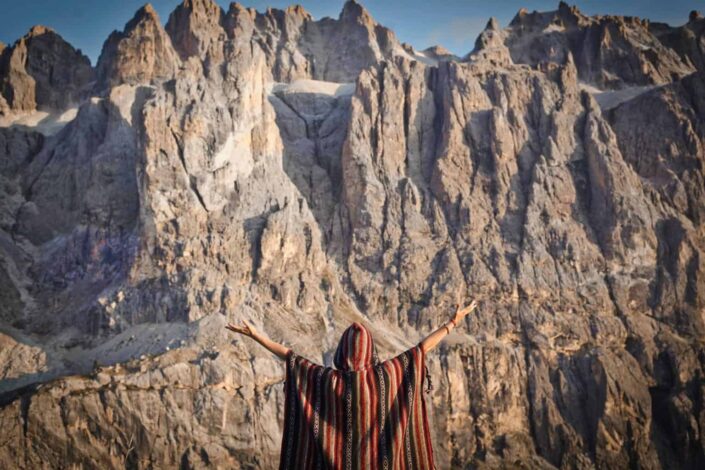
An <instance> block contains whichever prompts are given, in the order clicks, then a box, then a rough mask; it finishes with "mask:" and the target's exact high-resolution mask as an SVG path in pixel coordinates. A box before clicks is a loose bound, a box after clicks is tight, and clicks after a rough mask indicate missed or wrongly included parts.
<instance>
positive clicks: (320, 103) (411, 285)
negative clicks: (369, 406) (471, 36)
mask: <svg viewBox="0 0 705 470" xmlns="http://www.w3.org/2000/svg"><path fill="white" fill-rule="evenodd" d="M684 20H685V19H684ZM702 21H703V20H702V18H701V17H700V16H699V15H697V14H691V18H690V21H689V22H688V23H687V24H685V25H684V26H681V27H678V28H673V27H670V26H667V25H664V24H657V23H650V22H648V20H642V19H637V18H628V17H618V16H600V17H590V16H586V15H584V14H582V13H581V12H580V11H579V10H577V8H575V7H570V6H568V5H566V4H564V3H561V4H560V5H559V6H558V9H557V10H555V11H552V12H540V13H539V12H534V13H529V12H528V11H524V10H522V11H520V12H519V13H518V14H517V16H516V17H515V19H514V20H513V21H512V22H511V24H510V25H509V26H508V27H505V28H502V27H501V25H499V24H498V22H497V21H496V20H494V19H491V20H490V21H488V24H487V27H486V29H485V31H483V32H482V34H481V35H480V37H478V39H477V41H476V43H475V46H474V49H473V50H472V51H469V52H468V54H467V55H466V56H464V57H463V58H458V57H455V56H453V55H452V54H450V53H449V52H448V51H446V50H445V49H443V48H442V47H433V48H428V49H426V50H424V51H416V50H415V49H413V48H412V47H411V46H408V45H406V44H401V43H399V41H398V40H397V39H396V37H395V35H394V34H393V33H392V32H391V31H390V30H389V29H387V28H385V27H383V26H381V25H379V24H378V23H376V22H375V21H374V19H373V18H372V17H371V16H370V15H369V13H368V12H367V11H366V10H365V9H364V8H363V7H362V6H361V5H360V4H358V3H356V2H348V3H346V4H345V6H344V7H343V11H342V12H341V14H340V16H339V18H337V19H331V18H324V19H318V20H317V19H314V18H312V17H311V15H310V14H308V13H307V12H306V11H305V10H304V9H303V8H301V7H298V6H296V7H290V8H287V9H286V10H275V9H269V10H267V11H265V12H257V11H255V10H252V9H248V8H245V7H243V6H241V5H239V4H232V5H230V7H229V8H228V10H227V11H225V10H223V9H222V8H221V7H220V6H219V5H217V4H216V3H214V2H212V1H210V0H193V1H192V0H186V1H184V2H183V3H182V4H181V5H179V6H178V7H177V8H176V9H175V10H174V12H173V13H172V14H171V15H170V16H169V18H168V20H167V21H166V24H165V25H164V26H163V25H162V23H161V20H160V19H159V18H158V17H157V15H156V13H155V12H154V10H153V9H152V8H151V7H150V6H149V5H147V6H145V7H143V8H142V9H140V10H139V11H138V12H137V13H136V14H135V17H134V18H133V19H132V20H131V21H130V22H128V23H127V24H126V25H125V27H124V28H123V29H122V31H119V32H115V33H113V34H112V35H111V36H110V37H109V38H108V39H107V40H106V43H105V45H104V47H103V52H102V54H101V57H100V59H99V60H98V63H97V65H96V67H95V68H91V66H90V64H89V63H88V62H87V59H85V58H83V56H81V55H80V53H79V52H78V51H76V50H75V49H73V47H71V46H70V45H68V44H66V43H65V41H63V40H62V39H61V38H60V36H59V35H58V34H57V33H54V32H50V31H49V30H45V29H42V28H38V27H35V28H33V29H32V31H31V32H30V33H29V34H28V35H27V36H25V37H23V38H21V39H20V40H19V41H18V42H17V43H15V44H13V45H8V46H1V45H0V56H1V57H2V60H1V62H0V92H1V94H2V99H1V100H0V192H1V193H2V194H1V197H0V209H1V210H0V327H1V330H2V334H0V374H1V375H0V426H2V429H3V433H2V437H1V438H0V439H1V441H0V442H2V444H3V445H2V446H0V463H2V467H3V468H42V467H49V468H58V467H67V466H71V465H74V466H83V467H84V468H125V467H126V466H127V467H129V468H163V467H183V468H202V467H209V466H210V467H223V468H276V467H277V465H278V453H279V446H280V442H281V441H280V439H281V431H282V429H281V426H282V422H283V417H282V416H281V412H282V410H283V400H284V394H283V388H282V380H283V378H284V377H283V373H284V370H283V367H282V365H281V364H280V363H279V362H278V361H277V360H276V359H275V358H273V357H272V356H271V355H270V354H269V353H267V351H266V350H264V349H263V348H261V347H259V346H257V345H256V344H255V343H254V342H252V341H250V340H248V339H247V338H241V337H234V336H232V335H231V334H229V333H228V332H227V331H226V330H224V328H223V326H224V325H225V324H226V323H227V322H229V321H232V322H237V321H239V320H241V319H247V320H250V321H252V322H253V323H254V324H255V325H256V326H257V327H258V328H259V329H260V330H262V331H264V332H265V333H267V334H268V335H269V336H271V337H273V338H274V339H276V340H278V341H281V342H283V343H284V344H286V345H288V346H290V347H292V348H294V349H295V350H297V351H298V352H299V353H301V354H303V355H305V356H307V357H309V358H310V359H312V360H315V361H318V362H321V363H325V364H327V365H331V362H332V353H333V351H334V348H335V346H336V344H337V339H338V337H339V335H340V333H341V332H342V331H343V329H344V328H345V327H347V326H348V324H349V323H350V322H351V321H355V320H362V321H366V322H367V323H368V324H369V325H370V329H371V331H372V332H373V334H374V336H375V339H376V341H377V343H378V346H379V349H380V353H381V354H382V355H384V356H388V357H389V356H392V355H395V354H396V353H398V352H400V351H401V350H403V349H406V348H408V347H410V346H412V345H413V344H415V343H416V342H418V341H419V340H420V339H421V338H423V336H425V335H426V334H428V333H429V332H430V331H432V330H433V329H435V328H436V327H437V326H438V325H439V324H441V323H442V322H444V321H446V319H447V318H449V316H450V315H451V314H452V312H453V306H454V305H455V303H456V302H465V301H469V299H470V298H479V299H480V300H481V302H480V307H479V308H478V310H477V311H476V312H475V313H473V314H472V315H471V316H470V317H469V318H468V319H467V320H466V321H465V322H464V324H463V325H460V327H459V328H458V329H457V330H455V331H454V332H453V333H452V334H451V335H450V337H449V338H447V339H446V341H445V342H443V343H442V344H441V346H439V348H438V349H437V350H435V351H434V352H432V353H431V354H430V355H429V357H428V364H429V369H430V373H431V377H432V383H433V390H432V391H431V393H430V394H429V395H428V400H429V401H428V403H429V407H430V409H429V412H430V415H431V416H430V419H431V420H432V423H433V435H432V439H433V443H434V451H435V459H436V465H437V467H438V468H466V467H468V468H501V467H504V468H517V467H521V466H522V465H523V466H524V467H527V468H566V469H568V468H578V469H582V468H595V467H597V468H647V469H659V468H702V467H703V466H704V465H705V454H704V452H705V438H704V437H703V434H702V431H701V430H702V429H705V411H704V410H703V404H702V403H703V398H702V397H703V395H704V394H705V387H704V386H703V384H702V377H703V374H704V372H705V371H703V365H704V364H703V357H705V356H704V353H705V350H704V349H703V345H702V338H703V335H704V334H705V323H704V322H705V317H704V315H703V312H704V311H705V310H704V308H705V298H704V297H705V285H703V284H704V283H705V281H704V279H705V266H704V265H703V260H704V259H705V258H704V255H705V253H704V252H703V250H704V249H705V239H704V237H703V235H704V231H703V224H704V223H705V212H704V209H703V208H705V190H704V189H703V188H705V181H704V178H705V169H704V168H703V158H704V157H703V155H705V153H704V151H703V148H704V145H705V131H704V129H705V128H704V123H705V85H704V83H705V81H704V80H703V78H704V76H703V73H705V72H704V71H703V67H702V53H701V52H702V48H701V47H700V43H701V42H702V41H701V37H702V29H703V28H702V24H701V23H702ZM47 51H51V53H48V52H47ZM72 54H73V55H72ZM67 57H68V58H67ZM69 59H70V60H69ZM47 70H56V71H60V73H58V74H47V73H46V71H47ZM69 77H70V79H69ZM32 81H33V82H32ZM66 83H70V84H71V86H70V87H68V88H67V85H66ZM33 93H34V94H33Z"/></svg>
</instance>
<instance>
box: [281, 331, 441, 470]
mask: <svg viewBox="0 0 705 470" xmlns="http://www.w3.org/2000/svg"><path fill="white" fill-rule="evenodd" d="M424 359H425V358H424V353H423V350H422V349H421V347H420V346H415V347H413V348H411V349H409V350H407V351H405V352H403V353H401V354H399V355H398V356H396V357H394V358H392V359H389V360H387V361H384V362H381V363H380V362H379V361H378V359H377V353H376V349H375V346H374V342H373V340H372V336H371V335H370V332H369V331H368V330H367V328H365V327H364V326H363V325H362V324H360V323H353V324H352V325H351V326H350V327H348V329H346V330H345V332H344V333H343V336H342V337H341V339H340V343H339V345H338V349H337V351H336V353H335V358H334V364H335V367H336V369H337V370H336V369H333V368H331V367H323V366H320V365H318V364H314V363H313V362H311V361H309V360H307V359H305V358H303V357H301V356H299V355H297V354H296V353H294V352H293V351H291V350H290V351H289V354H288V355H287V361H286V382H285V394H286V399H285V413H286V414H285V417H284V435H283V437H282V446H281V458H280V466H279V468H280V469H336V470H337V469H341V470H366V469H378V468H379V469H385V470H386V469H433V468H435V467H434V464H433V450H432V446H431V436H430V431H429V427H428V418H427V415H426V403H425V401H424V396H423V393H422V391H423V382H424V369H425V364H424Z"/></svg>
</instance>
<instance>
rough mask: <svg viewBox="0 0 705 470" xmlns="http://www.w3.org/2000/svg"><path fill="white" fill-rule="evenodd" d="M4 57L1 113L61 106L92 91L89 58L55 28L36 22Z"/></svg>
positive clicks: (0, 66)
mask: <svg viewBox="0 0 705 470" xmlns="http://www.w3.org/2000/svg"><path fill="white" fill-rule="evenodd" d="M1 57H2V60H1V61H0V95H2V97H3V101H4V104H3V106H2V109H1V110H0V113H8V112H12V111H18V112H27V111H34V110H36V109H45V110H47V109H48V110H60V109H64V108H66V107H68V106H71V105H74V104H75V103H76V102H78V101H80V100H81V99H82V98H83V97H85V96H87V95H88V93H89V89H88V88H87V85H88V84H89V83H90V82H91V81H92V80H93V69H92V67H91V64H90V60H89V59H88V57H86V56H85V55H83V53H82V52H81V51H80V50H79V49H76V48H74V47H73V46H72V45H71V44H69V43H68V42H67V41H66V40H65V39H64V38H63V37H61V35H59V34H58V33H57V32H56V31H54V30H53V29H52V28H49V27H47V26H43V25H35V26H33V27H32V28H30V30H29V31H28V32H27V34H25V35H24V36H22V37H21V38H20V39H18V40H17V41H16V42H15V43H14V44H13V45H12V46H7V47H4V50H3V51H2V56H1Z"/></svg>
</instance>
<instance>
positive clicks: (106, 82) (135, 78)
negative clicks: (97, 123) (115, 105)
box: [96, 3, 179, 91]
mask: <svg viewBox="0 0 705 470" xmlns="http://www.w3.org/2000/svg"><path fill="white" fill-rule="evenodd" d="M178 67H179V58H178V55H177V54H176V52H175V51H174V48H173V46H172V44H171V39H170V38H169V36H168V34H167V33H166V31H165V30H164V28H163V27H162V23H161V20H160V18H159V15H158V14H157V12H156V11H155V10H154V8H153V7H152V6H151V5H150V4H149V3H147V4H145V5H144V6H143V7H141V8H140V9H139V10H137V11H136V12H135V15H134V16H133V17H132V18H131V19H130V20H129V21H128V22H127V23H126V24H125V27H124V29H123V30H122V31H113V33H112V34H111V35H110V36H109V37H108V39H107V40H106V41H105V43H104V44H103V49H102V51H101V54H100V57H99V58H98V63H97V64H96V74H97V78H98V83H97V87H96V89H97V90H98V91H100V90H103V89H105V88H108V87H110V86H115V85H119V84H122V83H130V84H137V83H145V84H148V83H151V82H153V81H155V80H164V79H167V78H171V77H172V76H173V74H174V72H175V71H176V70H177V68H178Z"/></svg>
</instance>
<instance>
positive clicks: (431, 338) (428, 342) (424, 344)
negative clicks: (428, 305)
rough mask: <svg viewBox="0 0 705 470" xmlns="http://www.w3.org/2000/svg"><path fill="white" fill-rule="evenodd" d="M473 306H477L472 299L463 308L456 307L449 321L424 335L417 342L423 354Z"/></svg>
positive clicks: (434, 345) (444, 335)
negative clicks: (421, 339) (424, 336)
mask: <svg viewBox="0 0 705 470" xmlns="http://www.w3.org/2000/svg"><path fill="white" fill-rule="evenodd" d="M475 307H477V302H476V301H475V300H473V301H472V302H470V304H469V305H467V306H465V307H463V308H460V307H458V309H457V310H456V311H455V314H454V315H453V318H451V319H450V321H448V322H447V323H445V324H443V325H441V327H440V328H438V329H437V330H436V331H434V332H433V333H431V334H430V335H428V336H426V338H424V340H423V341H421V342H420V343H419V345H420V346H421V349H423V352H424V354H425V353H427V352H429V351H431V350H432V349H433V348H435V347H436V346H437V345H438V343H440V342H441V340H442V339H443V338H445V337H446V335H448V334H449V333H450V331H451V329H453V328H455V327H456V326H457V324H458V322H459V321H460V320H462V319H463V318H465V316H466V315H467V314H468V313H470V312H472V311H473V310H474V309H475Z"/></svg>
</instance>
